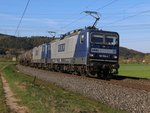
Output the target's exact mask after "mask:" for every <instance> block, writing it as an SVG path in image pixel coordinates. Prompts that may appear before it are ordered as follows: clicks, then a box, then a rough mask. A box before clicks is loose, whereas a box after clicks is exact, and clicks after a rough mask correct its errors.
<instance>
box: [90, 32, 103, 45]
mask: <svg viewBox="0 0 150 113" xmlns="http://www.w3.org/2000/svg"><path fill="white" fill-rule="evenodd" d="M91 42H92V43H95V44H103V42H104V35H99V34H97V35H96V34H95V35H93V36H92V38H91Z"/></svg>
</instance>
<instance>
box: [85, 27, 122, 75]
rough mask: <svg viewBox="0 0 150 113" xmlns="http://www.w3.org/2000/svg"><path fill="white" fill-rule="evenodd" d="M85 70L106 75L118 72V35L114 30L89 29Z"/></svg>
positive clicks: (93, 73)
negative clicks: (86, 66)
mask: <svg viewBox="0 0 150 113" xmlns="http://www.w3.org/2000/svg"><path fill="white" fill-rule="evenodd" d="M88 44H89V47H88V58H87V64H88V68H87V71H88V73H89V74H90V75H91V74H92V75H95V74H97V75H98V76H100V77H108V76H110V75H112V74H117V73H118V68H119V64H118V60H119V35H118V33H116V32H110V31H102V30H97V29H96V30H89V41H88Z"/></svg>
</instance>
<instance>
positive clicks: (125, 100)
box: [17, 65, 150, 113]
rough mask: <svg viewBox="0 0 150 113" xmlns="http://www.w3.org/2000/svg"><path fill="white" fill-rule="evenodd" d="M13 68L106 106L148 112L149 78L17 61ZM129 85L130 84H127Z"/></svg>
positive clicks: (136, 112) (138, 112)
mask: <svg viewBox="0 0 150 113" xmlns="http://www.w3.org/2000/svg"><path fill="white" fill-rule="evenodd" d="M17 68H18V69H19V70H20V71H22V72H24V73H26V74H29V75H32V76H37V77H38V78H40V79H42V80H46V81H48V82H51V83H54V84H56V85H58V86H61V87H63V88H65V89H67V90H70V91H73V92H78V93H80V94H82V95H84V96H87V97H90V98H94V99H96V100H98V101H101V102H103V103H105V104H108V105H110V106H113V107H116V108H119V109H123V110H127V111H129V112H131V113H150V90H148V89H149V88H150V81H149V80H147V81H146V82H145V81H144V80H141V82H139V81H138V80H135V83H134V82H133V81H134V80H131V79H125V80H114V79H113V80H110V81H105V80H99V79H95V78H87V77H81V76H75V75H70V74H65V73H58V72H57V73H56V72H51V71H45V70H40V69H35V68H30V67H25V66H21V65H17ZM119 81H120V82H119ZM125 84H126V85H125ZM142 84H143V85H145V87H146V89H144V86H141V85H142ZM130 85H131V86H133V87H130ZM134 85H135V86H134ZM139 86H141V87H140V88H139V89H138V87H139Z"/></svg>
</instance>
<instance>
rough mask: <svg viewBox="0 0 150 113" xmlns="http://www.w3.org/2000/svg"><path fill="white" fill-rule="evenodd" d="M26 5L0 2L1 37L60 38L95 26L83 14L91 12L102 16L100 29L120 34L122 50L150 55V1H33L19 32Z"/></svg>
mask: <svg viewBox="0 0 150 113" xmlns="http://www.w3.org/2000/svg"><path fill="white" fill-rule="evenodd" d="M27 2H28V0H0V4H1V7H0V33H4V34H9V35H16V36H50V34H49V33H48V31H54V32H56V33H57V35H60V34H63V33H66V32H69V31H72V30H74V29H78V28H84V27H86V26H90V25H92V24H93V23H94V21H95V19H94V18H92V17H91V16H88V15H86V14H85V13H84V11H87V10H90V11H97V12H99V13H100V21H99V22H98V24H97V28H99V29H102V30H107V31H115V32H118V33H119V35H120V46H123V47H127V48H129V49H134V50H137V51H141V52H144V53H150V0H30V2H29V5H28V7H27V10H26V12H25V15H24V16H23V19H22V21H21V24H20V26H19V28H18V30H17V26H18V24H19V21H20V19H21V17H22V15H23V12H24V9H25V7H26V4H27ZM16 30H17V32H16ZM15 32H16V33H15Z"/></svg>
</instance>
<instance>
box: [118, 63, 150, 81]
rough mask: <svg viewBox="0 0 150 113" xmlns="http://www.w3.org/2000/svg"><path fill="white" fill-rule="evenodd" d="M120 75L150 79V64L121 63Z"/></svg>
mask: <svg viewBox="0 0 150 113" xmlns="http://www.w3.org/2000/svg"><path fill="white" fill-rule="evenodd" d="M119 75H121V76H129V77H139V78H149V79H150V65H148V64H121V65H120V68H119Z"/></svg>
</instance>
